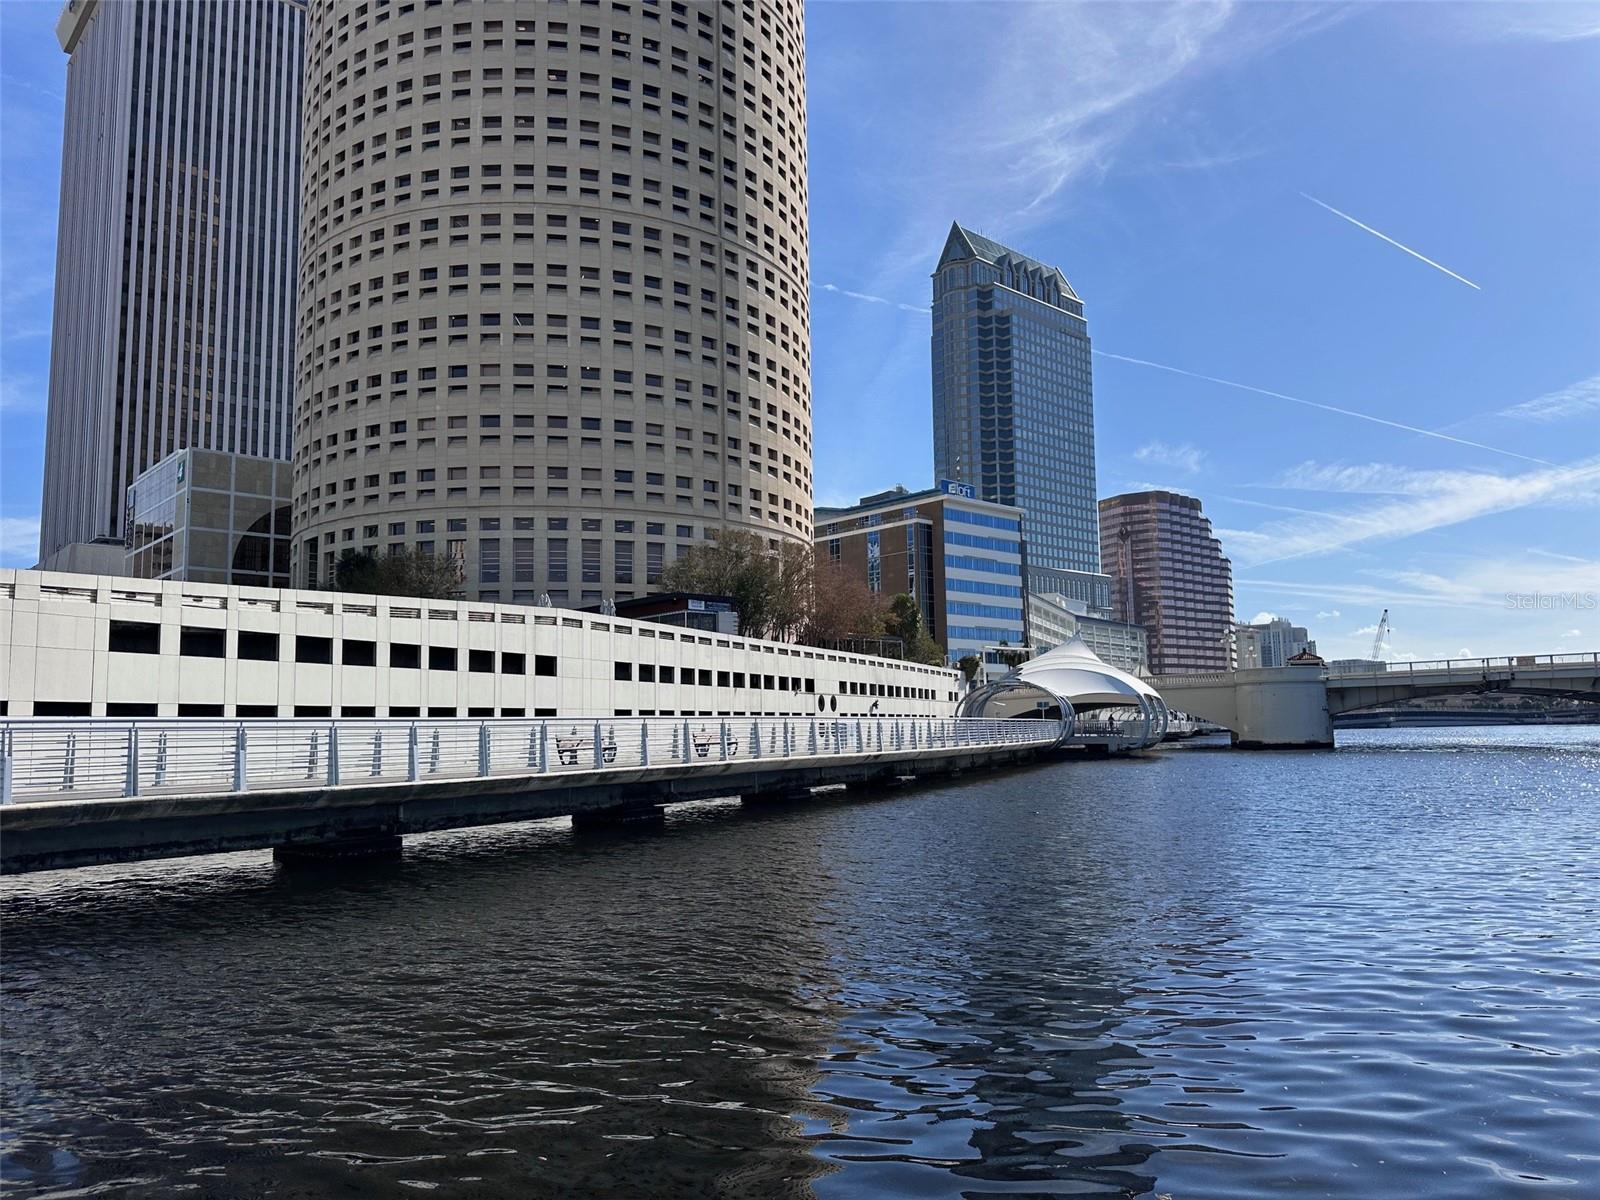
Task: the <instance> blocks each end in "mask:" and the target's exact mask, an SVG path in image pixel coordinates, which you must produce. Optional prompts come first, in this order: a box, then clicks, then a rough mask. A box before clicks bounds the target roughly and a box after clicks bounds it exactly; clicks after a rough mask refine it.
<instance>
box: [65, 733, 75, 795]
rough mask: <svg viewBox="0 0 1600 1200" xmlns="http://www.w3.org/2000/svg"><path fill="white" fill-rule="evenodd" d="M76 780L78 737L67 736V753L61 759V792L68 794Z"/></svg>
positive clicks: (72, 734)
mask: <svg viewBox="0 0 1600 1200" xmlns="http://www.w3.org/2000/svg"><path fill="white" fill-rule="evenodd" d="M77 779H78V735H77V734H75V733H69V734H67V751H66V753H65V754H64V755H63V756H62V759H61V790H62V791H64V792H70V791H71V790H72V789H73V786H74V785H75V784H76V783H77Z"/></svg>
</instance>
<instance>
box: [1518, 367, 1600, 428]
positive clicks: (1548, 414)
mask: <svg viewBox="0 0 1600 1200" xmlns="http://www.w3.org/2000/svg"><path fill="white" fill-rule="evenodd" d="M1590 413H1600V375H1591V376H1589V378H1587V379H1580V380H1578V382H1577V383H1572V384H1568V385H1567V386H1566V387H1564V388H1558V389H1557V390H1556V391H1553V392H1546V393H1545V394H1544V395H1543V396H1537V397H1535V398H1534V399H1532V400H1524V401H1523V402H1522V403H1521V404H1513V405H1512V406H1511V407H1510V408H1503V409H1501V410H1500V412H1499V413H1498V414H1497V415H1498V416H1502V417H1510V418H1511V419H1513V420H1518V421H1562V420H1566V419H1567V418H1569V417H1582V416H1587V415H1589V414H1590Z"/></svg>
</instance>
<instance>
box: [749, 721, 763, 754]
mask: <svg viewBox="0 0 1600 1200" xmlns="http://www.w3.org/2000/svg"><path fill="white" fill-rule="evenodd" d="M750 742H751V745H750V757H751V758H760V757H761V722H760V720H759V719H755V718H752V719H751V721H750Z"/></svg>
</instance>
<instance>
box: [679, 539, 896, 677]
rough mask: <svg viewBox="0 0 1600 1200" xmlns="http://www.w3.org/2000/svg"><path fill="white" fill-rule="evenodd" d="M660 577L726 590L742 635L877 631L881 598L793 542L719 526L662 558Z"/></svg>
mask: <svg viewBox="0 0 1600 1200" xmlns="http://www.w3.org/2000/svg"><path fill="white" fill-rule="evenodd" d="M661 584H662V587H664V588H665V589H667V590H669V591H676V592H702V593H705V594H707V595H714V596H728V597H730V598H731V599H732V600H733V606H734V608H735V609H736V610H737V611H738V613H739V628H740V632H742V633H743V634H744V635H745V636H746V637H764V638H777V639H782V640H791V639H792V640H797V641H801V642H805V643H807V644H809V645H814V646H823V645H833V644H835V643H838V642H842V641H845V640H847V639H850V638H874V637H881V636H882V635H883V634H884V632H885V629H884V611H885V610H884V604H883V598H882V597H881V596H879V595H878V594H877V593H876V592H873V591H872V590H871V589H870V588H868V587H867V585H866V583H865V581H863V580H860V579H858V578H855V577H854V576H852V575H850V573H849V572H847V571H846V570H844V569H843V568H841V567H833V566H823V567H819V566H818V565H817V561H816V556H815V553H814V552H813V550H812V548H811V547H810V546H806V545H803V544H800V543H792V542H791V543H786V544H784V545H782V546H780V547H779V548H777V549H773V548H772V547H770V546H768V545H767V543H766V540H765V539H764V538H762V537H760V536H759V535H757V534H753V533H743V532H737V531H736V532H733V533H725V534H723V535H722V537H721V538H719V539H718V540H717V541H716V542H713V543H711V544H709V545H704V546H696V547H695V548H694V549H693V550H691V551H690V552H689V553H688V554H687V555H686V556H684V557H683V558H680V559H679V560H678V561H677V562H675V563H673V564H672V565H671V566H669V567H668V568H667V569H666V570H665V571H664V572H663V573H662V576H661ZM919 661H928V660H919Z"/></svg>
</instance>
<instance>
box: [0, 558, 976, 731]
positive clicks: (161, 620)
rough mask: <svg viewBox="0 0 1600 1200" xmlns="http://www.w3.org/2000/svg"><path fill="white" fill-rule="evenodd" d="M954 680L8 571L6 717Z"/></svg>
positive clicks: (539, 616)
mask: <svg viewBox="0 0 1600 1200" xmlns="http://www.w3.org/2000/svg"><path fill="white" fill-rule="evenodd" d="M959 680H960V675H959V673H958V672H955V671H951V670H946V669H944V668H941V667H929V666H923V665H921V664H917V663H905V662H897V661H894V660H890V659H881V658H870V657H867V656H865V655H859V654H844V653H839V652H835V651H831V650H820V649H814V648H812V647H809V646H792V645H786V644H783V643H779V642H766V641H758V640H755V639H750V638H738V637H728V636H726V635H720V634H712V633H701V632H698V631H695V630H687V629H679V628H672V627H668V626H663V625H656V624H652V623H650V622H647V621H628V620H623V619H621V618H618V617H601V616H597V615H595V614H592V613H579V612H573V611H571V610H567V609H558V608H535V607H527V606H521V605H510V604H485V603H478V602H472V601H449V600H417V599H407V598H399V597H387V596H366V595H355V594H349V593H338V592H310V591H294V590H281V591H280V590H276V589H269V588H249V587H228V586H222V585H214V584H192V583H182V582H169V581H157V580H143V579H120V578H111V577H106V576H93V575H70V574H62V573H56V572H45V571H17V570H0V716H7V715H8V716H13V717H19V716H52V717H59V716H95V717H104V716H111V717H177V716H185V717H207V718H218V717H222V718H229V717H239V718H255V717H296V716H298V717H358V718H365V717H408V718H410V717H433V718H449V717H524V716H526V717H538V716H552V717H555V716H559V717H613V716H637V717H653V716H724V715H726V716H829V717H832V716H856V715H867V714H869V713H873V714H877V715H884V716H890V715H895V716H939V717H942V716H950V715H951V714H953V712H954V711H955V703H956V699H957V691H958V685H959Z"/></svg>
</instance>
